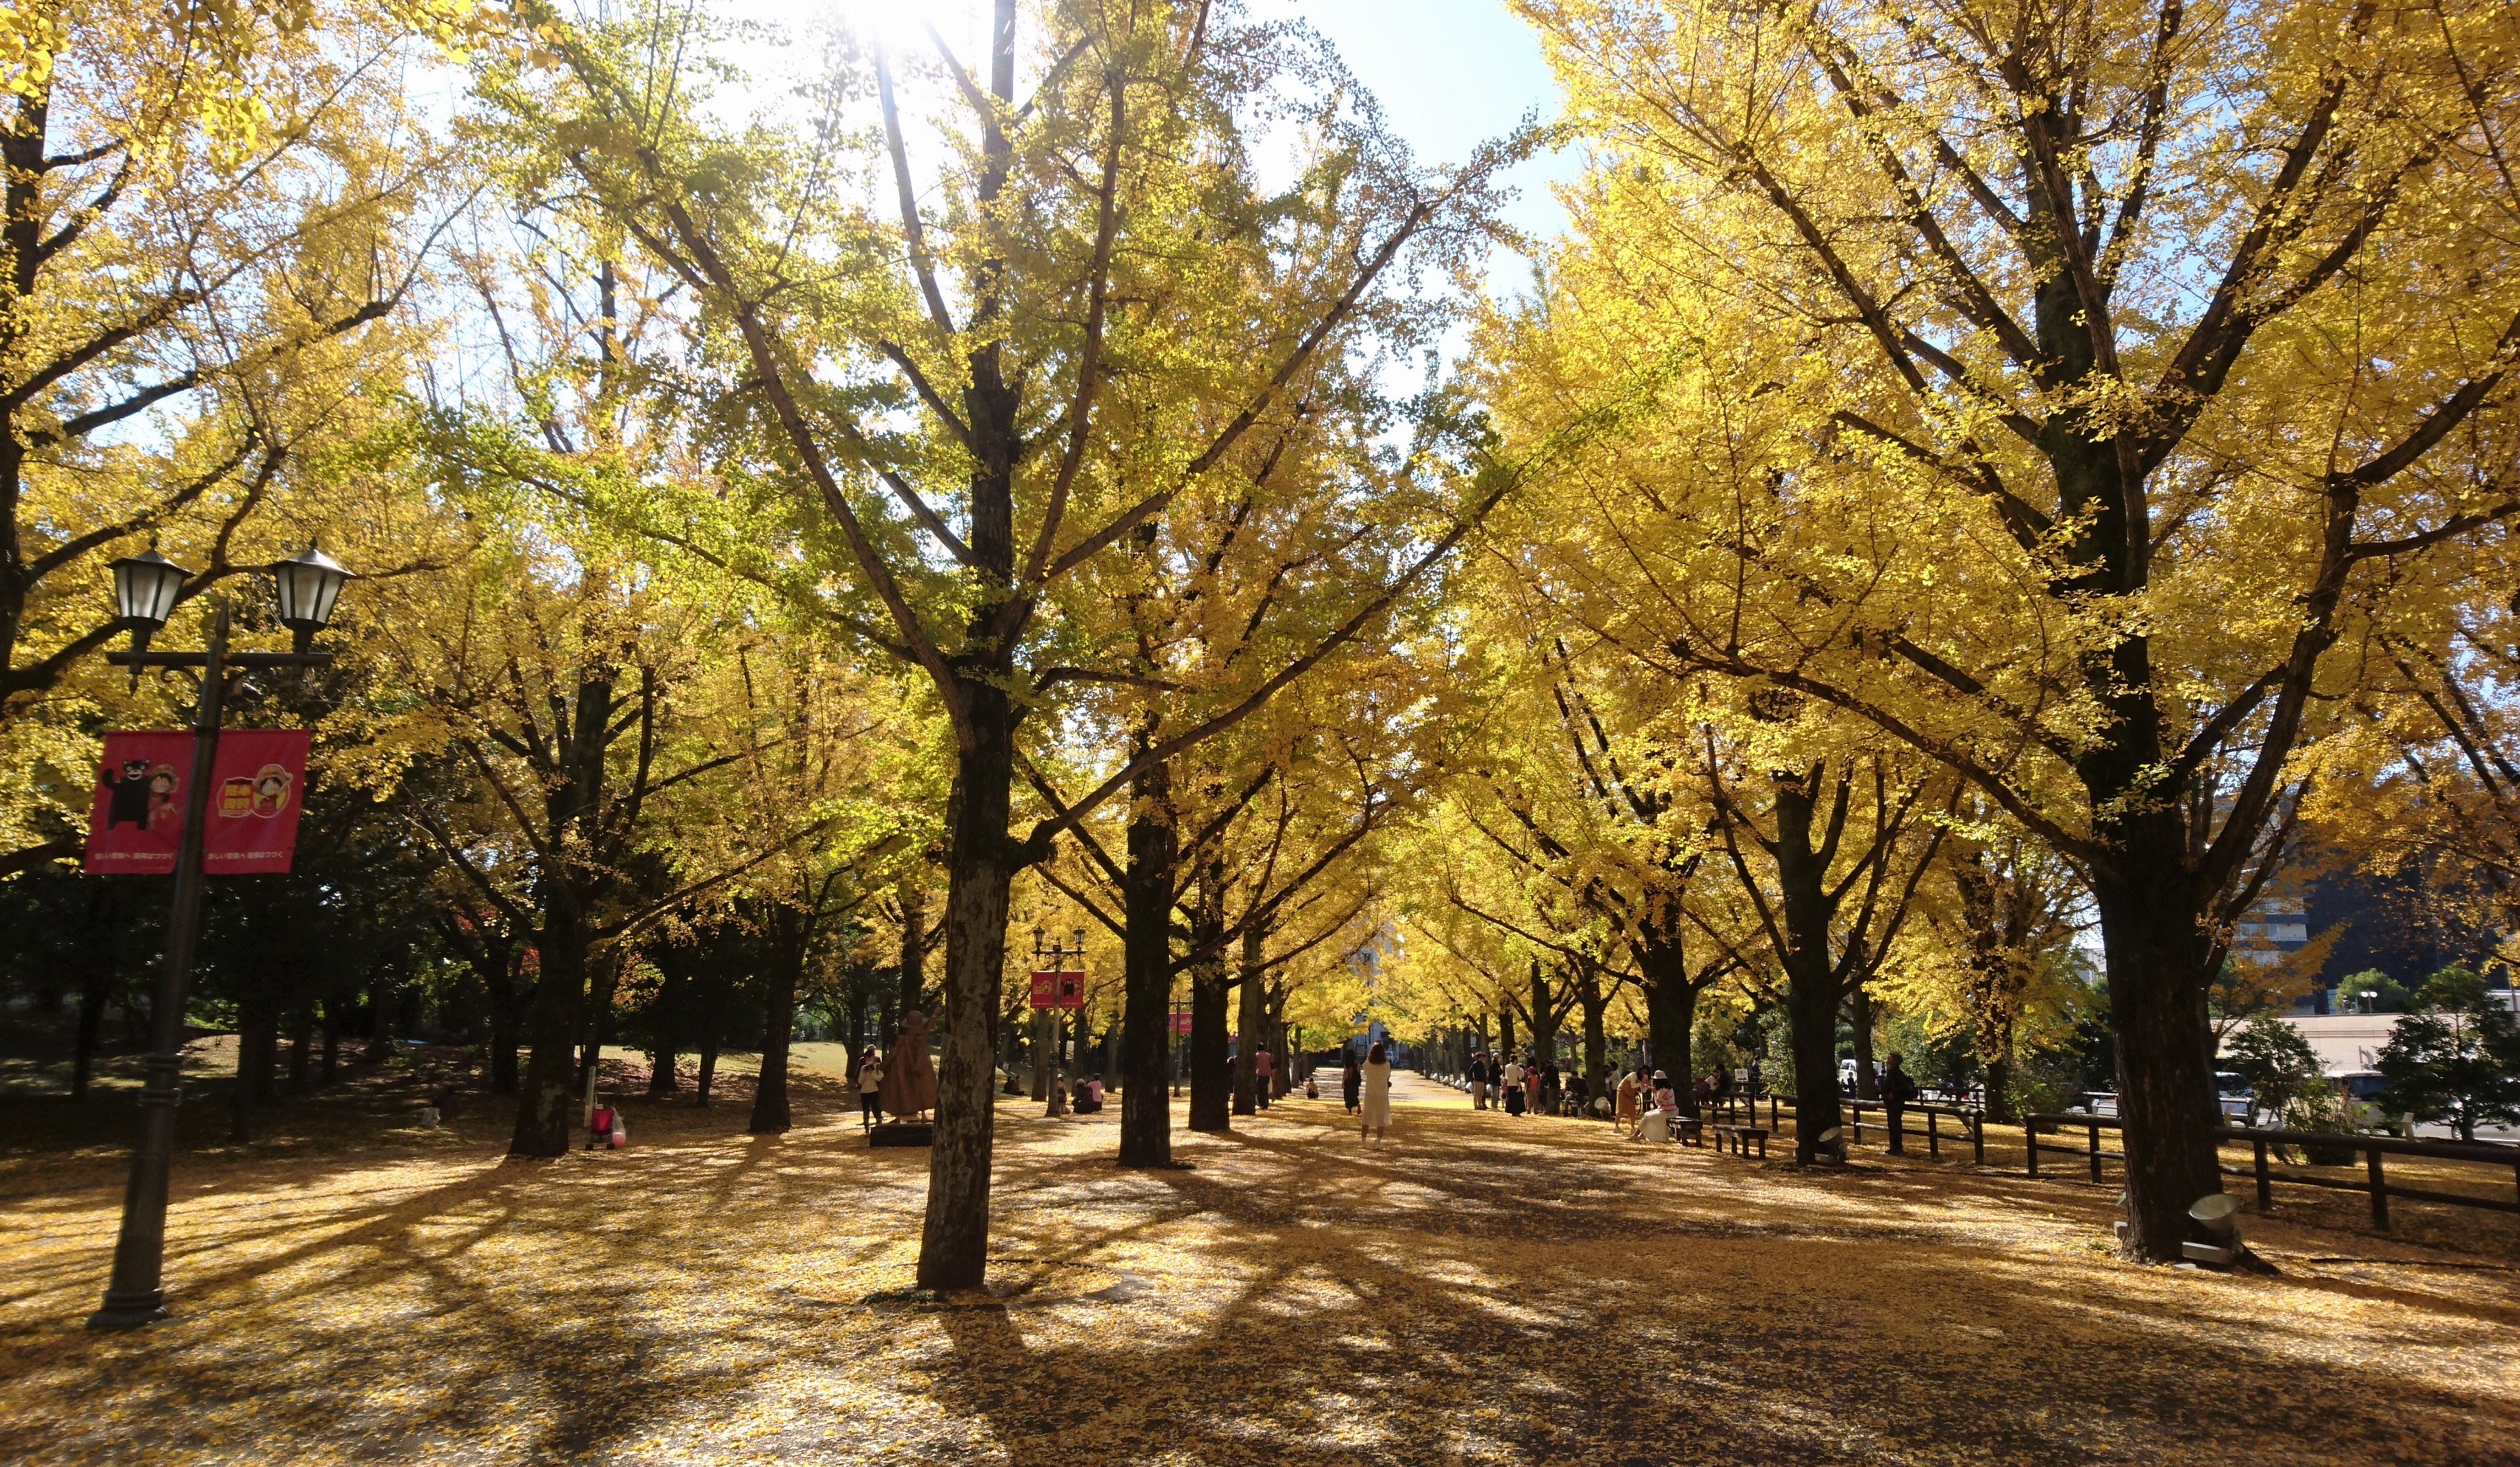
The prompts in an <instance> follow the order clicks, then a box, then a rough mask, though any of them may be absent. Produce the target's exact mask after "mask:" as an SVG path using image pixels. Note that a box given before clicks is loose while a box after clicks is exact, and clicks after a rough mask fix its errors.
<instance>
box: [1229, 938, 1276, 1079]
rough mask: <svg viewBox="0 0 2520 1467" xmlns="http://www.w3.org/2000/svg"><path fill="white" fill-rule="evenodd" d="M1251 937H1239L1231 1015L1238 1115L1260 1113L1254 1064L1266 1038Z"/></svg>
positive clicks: (1265, 1001)
mask: <svg viewBox="0 0 2520 1467" xmlns="http://www.w3.org/2000/svg"><path fill="white" fill-rule="evenodd" d="M1254 930H1256V929H1254ZM1251 936H1252V932H1251V931H1245V932H1244V934H1243V938H1242V982H1241V991H1240V993H1239V994H1238V1000H1239V1001H1238V1003H1237V1004H1236V1005H1235V1016H1234V1029H1235V1034H1236V1036H1237V1037H1236V1040H1235V1044H1234V1113H1235V1114H1236V1115H1238V1116H1250V1115H1257V1114H1259V1112H1260V1105H1259V1096H1260V1085H1259V1074H1260V1072H1259V1069H1258V1065H1259V1062H1260V1050H1261V1049H1262V1047H1263V1046H1265V1045H1267V1043H1268V1039H1269V1033H1268V1031H1269V996H1268V995H1267V994H1266V993H1264V992H1262V985H1261V980H1260V973H1259V970H1258V966H1257V964H1256V963H1254V962H1253V960H1252V956H1253V955H1252V952H1251Z"/></svg>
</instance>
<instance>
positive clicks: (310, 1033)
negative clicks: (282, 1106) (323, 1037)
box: [289, 1005, 315, 1095]
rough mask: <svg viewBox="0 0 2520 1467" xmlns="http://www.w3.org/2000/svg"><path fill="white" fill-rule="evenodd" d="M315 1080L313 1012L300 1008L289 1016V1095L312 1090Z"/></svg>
mask: <svg viewBox="0 0 2520 1467" xmlns="http://www.w3.org/2000/svg"><path fill="white" fill-rule="evenodd" d="M314 1080H315V1010H314V1008H313V1006H312V1005H305V1006H301V1007H299V1008H298V1009H297V1011H296V1012H295V1013H293V1014H291V1015H290V1023H289V1093H291V1094H293V1095H303V1094H306V1093H307V1092H309V1091H311V1090H312V1089H314V1088H315V1086H314Z"/></svg>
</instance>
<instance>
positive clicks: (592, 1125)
mask: <svg viewBox="0 0 2520 1467" xmlns="http://www.w3.org/2000/svg"><path fill="white" fill-rule="evenodd" d="M615 1120H616V1118H615V1116H614V1114H613V1110H612V1107H611V1106H609V1105H598V1106H597V1107H595V1114H594V1115H593V1116H591V1117H589V1118H588V1120H587V1123H586V1149H587V1150H589V1151H592V1150H594V1149H595V1148H596V1147H598V1146H608V1145H610V1144H611V1143H612V1128H613V1125H614V1123H615Z"/></svg>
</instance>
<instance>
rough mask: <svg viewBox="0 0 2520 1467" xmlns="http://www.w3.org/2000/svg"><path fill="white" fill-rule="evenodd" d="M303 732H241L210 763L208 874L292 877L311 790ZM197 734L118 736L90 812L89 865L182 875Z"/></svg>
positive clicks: (225, 737)
mask: <svg viewBox="0 0 2520 1467" xmlns="http://www.w3.org/2000/svg"><path fill="white" fill-rule="evenodd" d="M306 745H307V733H306V731H305V730H303V729H238V730H232V731H230V732H228V733H221V734H220V735H219V745H218V752H217V753H216V754H214V755H212V756H211V759H210V822H209V828H208V829H207V830H206V831H204V832H203V842H202V858H203V861H202V868H203V872H204V873H205V874H207V875H212V876H243V875H254V874H260V873H265V872H276V871H286V870H288V869H289V864H290V858H291V856H292V855H293V853H294V851H295V849H296V845H297V811H298V807H299V805H300V804H301V803H302V801H303V797H304V794H305V789H306ZM192 778H193V735H192V734H190V733H170V732H151V733H108V734H107V735H105V759H104V762H103V765H102V767H101V768H100V769H99V770H98V772H97V781H96V798H95V802H94V803H93V804H92V805H91V806H90V807H89V811H88V828H87V869H88V870H89V871H90V872H93V873H95V874H98V875H107V876H162V875H165V874H167V873H168V872H170V871H172V870H174V869H175V853H176V849H177V847H178V846H180V845H181V844H182V842H183V836H184V808H185V806H186V805H187V804H189V803H190V802H191V794H190V791H188V790H187V789H186V788H185V787H184V786H185V785H186V784H187V783H189V782H190V781H191V779H192Z"/></svg>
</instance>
